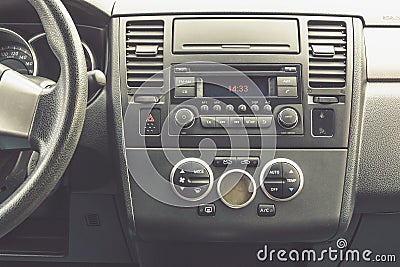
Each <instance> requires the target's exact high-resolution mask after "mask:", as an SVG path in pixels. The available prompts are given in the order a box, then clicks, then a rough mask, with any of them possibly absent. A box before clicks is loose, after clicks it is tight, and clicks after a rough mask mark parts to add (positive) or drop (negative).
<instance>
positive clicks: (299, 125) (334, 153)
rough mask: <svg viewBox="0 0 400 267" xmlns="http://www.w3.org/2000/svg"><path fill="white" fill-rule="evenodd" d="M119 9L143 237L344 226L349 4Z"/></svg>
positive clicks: (327, 234) (235, 237)
mask: <svg viewBox="0 0 400 267" xmlns="http://www.w3.org/2000/svg"><path fill="white" fill-rule="evenodd" d="M118 21H119V28H118V31H119V36H120V40H119V41H120V47H121V49H120V55H119V57H120V66H119V67H120V73H121V77H120V86H121V87H122V88H124V89H125V90H126V92H127V93H128V100H129V104H128V106H127V108H126V111H125V113H124V121H123V126H124V142H125V150H126V152H125V153H126V161H127V167H128V170H129V174H130V181H129V185H130V194H131V198H132V203H133V210H134V225H135V229H136V231H137V235H138V236H139V237H140V238H141V239H143V240H146V241H152V240H182V241H187V240H190V241H207V242H208V241H277V242H286V241H287V242H304V241H324V240H328V239H330V238H333V237H334V236H335V235H336V234H337V232H338V231H340V229H339V228H340V227H341V226H340V224H341V218H342V216H343V214H342V213H343V211H342V208H343V206H342V203H343V192H344V191H345V190H346V167H347V165H346V162H347V157H348V149H349V133H350V113H351V103H352V97H353V57H354V55H353V53H354V49H353V48H354V36H353V33H354V28H353V19H352V18H348V17H316V16H312V17H311V16H283V15H268V16H267V15H257V16H247V15H223V16H222V15H179V16H178V15H176V16H175V15H174V16H173V15H164V16H151V17H147V16H143V17H140V16H137V17H122V18H118ZM160 221H162V222H163V223H162V227H161V228H160V224H159V222H160Z"/></svg>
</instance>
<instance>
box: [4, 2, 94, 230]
mask: <svg viewBox="0 0 400 267" xmlns="http://www.w3.org/2000/svg"><path fill="white" fill-rule="evenodd" d="M28 1H29V2H30V4H31V5H32V6H33V7H34V8H35V10H36V11H37V13H38V15H39V17H40V20H41V22H42V25H43V28H44V30H45V32H46V36H47V40H48V43H49V45H50V47H51V49H52V51H53V53H54V54H55V56H56V57H57V59H58V61H59V63H60V68H61V72H60V77H59V80H58V81H57V83H56V85H55V86H53V87H52V88H51V89H45V90H43V91H42V92H41V93H40V97H39V98H38V101H37V104H36V105H37V106H36V110H35V114H34V115H33V117H34V120H33V121H32V125H31V128H30V133H29V137H28V139H29V143H30V146H31V148H32V149H33V150H35V151H38V152H39V153H40V157H39V160H38V162H37V165H36V167H35V169H34V170H33V171H32V172H31V173H30V174H29V175H28V177H27V179H26V180H25V181H24V182H23V183H22V184H21V186H20V187H18V188H17V189H16V190H15V191H14V192H13V193H12V194H11V195H10V196H9V197H8V198H7V199H6V200H5V201H4V202H3V203H1V204H0V237H1V236H4V235H5V234H7V233H8V232H9V231H11V230H12V229H13V228H15V227H16V226H17V225H19V224H20V223H21V222H23V221H24V220H25V219H26V218H27V217H28V216H29V215H31V214H32V212H33V211H35V210H36V208H37V207H38V206H39V205H40V204H41V203H42V202H43V201H44V200H45V199H46V198H47V197H48V196H49V195H50V193H51V192H52V191H53V190H54V188H55V187H56V185H57V184H58V182H59V181H60V179H61V177H62V175H63V174H64V171H65V170H66V168H67V166H68V164H69V162H70V160H71V159H72V156H73V154H74V152H75V149H76V147H77V144H78V141H79V138H80V134H81V132H82V128H83V124H84V119H85V112H86V104H87V90H88V82H87V72H86V62H85V56H84V52H83V48H82V45H81V40H80V37H79V34H78V32H77V29H76V27H75V24H74V23H73V21H72V18H71V17H70V15H69V13H68V11H67V10H66V8H65V6H64V5H63V4H62V2H61V1H60V0H28ZM10 72H11V71H10Z"/></svg>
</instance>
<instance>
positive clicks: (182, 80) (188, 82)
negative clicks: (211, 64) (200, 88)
mask: <svg viewBox="0 0 400 267" xmlns="http://www.w3.org/2000/svg"><path fill="white" fill-rule="evenodd" d="M194 84H195V79H194V77H176V78H175V87H179V86H193V87H194Z"/></svg>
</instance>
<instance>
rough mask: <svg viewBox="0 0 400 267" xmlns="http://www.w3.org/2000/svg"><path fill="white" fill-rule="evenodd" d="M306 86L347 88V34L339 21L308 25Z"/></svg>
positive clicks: (344, 24) (343, 24) (343, 25)
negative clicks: (307, 78) (307, 79)
mask: <svg viewBox="0 0 400 267" xmlns="http://www.w3.org/2000/svg"><path fill="white" fill-rule="evenodd" d="M308 43H309V85H310V87H312V88H323V89H324V88H327V89H329V88H343V87H345V86H346V64H347V63H346V59H347V53H346V52H347V34H346V23H345V22H342V21H309V22H308Z"/></svg>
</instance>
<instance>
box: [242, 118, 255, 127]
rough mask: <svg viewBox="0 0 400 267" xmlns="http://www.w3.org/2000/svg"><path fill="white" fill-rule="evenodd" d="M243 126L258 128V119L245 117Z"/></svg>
mask: <svg viewBox="0 0 400 267" xmlns="http://www.w3.org/2000/svg"><path fill="white" fill-rule="evenodd" d="M243 124H244V126H245V127H246V128H256V127H257V118H256V117H244V118H243Z"/></svg>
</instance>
